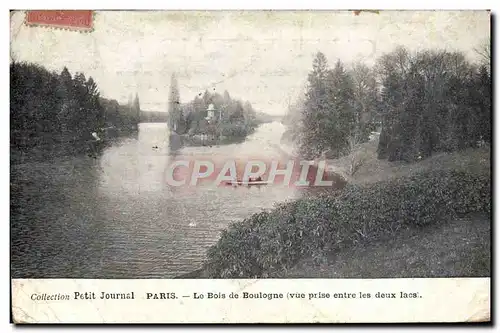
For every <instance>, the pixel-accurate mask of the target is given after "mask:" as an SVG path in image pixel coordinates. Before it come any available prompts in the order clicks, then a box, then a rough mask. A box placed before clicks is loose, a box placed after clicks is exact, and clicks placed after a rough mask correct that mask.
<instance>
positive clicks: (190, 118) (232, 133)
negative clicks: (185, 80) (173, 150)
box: [168, 75, 258, 137]
mask: <svg viewBox="0 0 500 333" xmlns="http://www.w3.org/2000/svg"><path fill="white" fill-rule="evenodd" d="M179 98H180V97H179V88H178V82H177V79H176V77H175V75H172V79H171V85H170V95H169V102H168V105H169V106H168V108H169V110H168V114H169V126H170V129H172V130H174V131H176V132H177V133H179V134H190V135H195V134H207V135H223V136H228V137H245V136H246V135H248V134H250V133H251V132H252V131H253V130H254V129H255V128H256V126H257V125H258V120H257V116H256V112H255V110H254V109H253V107H252V105H251V104H250V102H248V101H247V102H244V103H243V102H241V101H240V100H236V99H233V98H231V97H230V95H229V93H228V92H227V91H225V92H224V94H223V95H221V94H219V93H216V92H214V93H211V92H209V91H208V90H206V91H205V92H204V93H203V95H202V94H199V95H197V96H196V97H195V98H194V99H193V100H192V101H190V102H188V103H185V104H182V103H181V102H180V99H179ZM210 104H212V106H213V109H214V114H213V116H214V118H213V119H211V120H207V119H206V118H207V116H208V111H207V109H208V107H209V105H210Z"/></svg>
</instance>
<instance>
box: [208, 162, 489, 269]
mask: <svg viewBox="0 0 500 333" xmlns="http://www.w3.org/2000/svg"><path fill="white" fill-rule="evenodd" d="M490 205H491V185H490V176H489V175H488V174H472V173H468V172H464V171H426V172H422V173H419V174H416V175H413V176H408V177H401V178H397V179H394V180H390V181H385V182H379V183H375V184H373V185H371V186H367V187H362V186H353V185H350V186H348V187H346V188H345V189H343V190H342V191H340V192H339V193H338V195H336V196H331V195H330V196H320V197H313V198H304V199H299V200H297V201H293V202H288V203H282V204H279V205H278V206H277V207H276V208H275V209H274V210H272V211H270V212H261V213H258V214H254V215H252V216H251V217H249V218H247V219H245V220H243V221H241V222H238V223H235V224H233V225H232V226H231V227H230V228H229V229H228V230H225V231H223V232H222V235H221V237H220V240H219V241H218V243H217V244H215V245H214V246H213V247H212V248H210V250H209V251H208V260H207V263H206V265H205V267H206V270H207V272H208V275H209V276H210V277H213V278H253V277H266V276H269V275H270V274H272V273H273V272H277V271H280V270H283V269H286V268H289V267H291V266H293V265H294V264H295V263H296V262H297V260H298V259H300V258H302V257H305V256H312V257H313V258H320V257H322V254H323V253H324V252H325V251H334V250H339V249H341V248H342V247H345V246H348V245H351V244H354V243H358V242H366V241H370V240H375V239H378V238H380V237H382V236H387V235H395V234H396V233H397V232H398V231H400V230H401V229H407V228H419V227H422V226H425V225H429V224H432V223H442V222H444V221H446V220H447V219H450V218H453V217H455V216H458V215H461V214H466V213H471V212H489V211H490V210H491V207H490Z"/></svg>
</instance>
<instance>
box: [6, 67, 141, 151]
mask: <svg viewBox="0 0 500 333" xmlns="http://www.w3.org/2000/svg"><path fill="white" fill-rule="evenodd" d="M10 89H11V90H10V91H11V98H10V126H11V128H10V143H11V148H12V149H13V152H14V153H15V152H22V153H29V152H30V151H33V150H37V151H46V152H49V155H53V154H56V153H57V151H58V150H61V151H62V150H64V151H66V152H68V151H73V152H74V151H77V150H78V149H79V148H83V147H86V145H87V144H86V142H87V141H88V140H90V139H92V136H91V134H92V132H97V133H99V132H102V131H103V129H104V128H106V127H116V128H117V129H122V130H133V129H136V128H137V123H138V121H139V109H140V106H139V99H138V96H136V98H135V101H134V103H133V105H129V106H122V105H120V104H119V103H118V102H117V101H115V100H107V99H105V98H102V97H100V94H99V89H98V86H97V83H96V82H95V81H94V80H93V78H92V77H89V78H88V79H87V78H86V77H85V75H84V74H83V73H76V74H75V75H74V76H72V75H71V74H70V72H69V71H68V69H67V68H64V69H63V70H62V72H61V73H60V74H58V73H55V72H50V71H48V70H46V69H45V68H43V67H42V66H39V65H36V64H31V63H24V62H22V63H20V62H13V63H11V64H10ZM64 148H66V149H64Z"/></svg>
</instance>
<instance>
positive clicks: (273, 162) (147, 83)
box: [10, 10, 493, 298]
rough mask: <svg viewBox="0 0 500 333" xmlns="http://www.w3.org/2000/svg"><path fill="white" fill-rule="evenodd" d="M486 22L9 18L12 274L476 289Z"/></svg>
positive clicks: (416, 14)
mask: <svg viewBox="0 0 500 333" xmlns="http://www.w3.org/2000/svg"><path fill="white" fill-rule="evenodd" d="M491 19H492V18H491V13H490V12H489V11H487V10H418V11H416V10H405V11H396V10H339V11H300V10H297V11H290V10H289V11H272V10H267V11H264V10H261V11H248V10H247V11H238V10H234V11H229V10H226V11H222V10H221V11H165V10H156V11H152V10H151V11H144V10H142V11H134V10H113V11H106V10H95V11H91V10H77V11H69V10H60V11H55V10H54V11H41V10H33V11H30V10H12V11H11V12H10V240H11V243H10V249H11V254H10V257H11V258H10V260H11V263H10V269H11V273H10V274H11V278H12V279H123V280H126V279H175V280H177V279H180V280H182V279H186V280H192V279H196V280H198V279H200V281H201V280H205V279H280V280H281V279H283V281H285V279H382V278H384V279H386V278H391V279H400V278H489V277H490V276H491V249H492V243H491V239H492V235H491V223H492V207H491V206H492V182H491V178H492V176H491V173H492V160H491V154H492V142H493V139H492V126H493V121H492V72H491V68H492V67H491V37H490V31H491ZM96 294H97V292H96ZM99 294H100V292H99ZM82 295H83V294H82ZM77 296H78V295H77ZM77 296H75V297H77ZM82 297H83V296H82ZM135 297H136V298H137V297H138V296H137V293H136V296H135ZM141 297H142V296H141ZM162 297H166V296H162ZM401 297H402V296H401ZM167 298H168V297H167Z"/></svg>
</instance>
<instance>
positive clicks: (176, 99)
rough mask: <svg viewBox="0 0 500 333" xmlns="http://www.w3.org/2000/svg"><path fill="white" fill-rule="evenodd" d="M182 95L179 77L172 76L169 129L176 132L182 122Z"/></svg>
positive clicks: (169, 97)
mask: <svg viewBox="0 0 500 333" xmlns="http://www.w3.org/2000/svg"><path fill="white" fill-rule="evenodd" d="M180 104H181V103H180V93H179V85H178V82H177V77H176V75H175V73H174V74H172V76H171V78H170V93H169V96H168V114H169V128H170V129H171V130H176V129H177V127H178V125H179V122H180V120H181V105H180Z"/></svg>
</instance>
